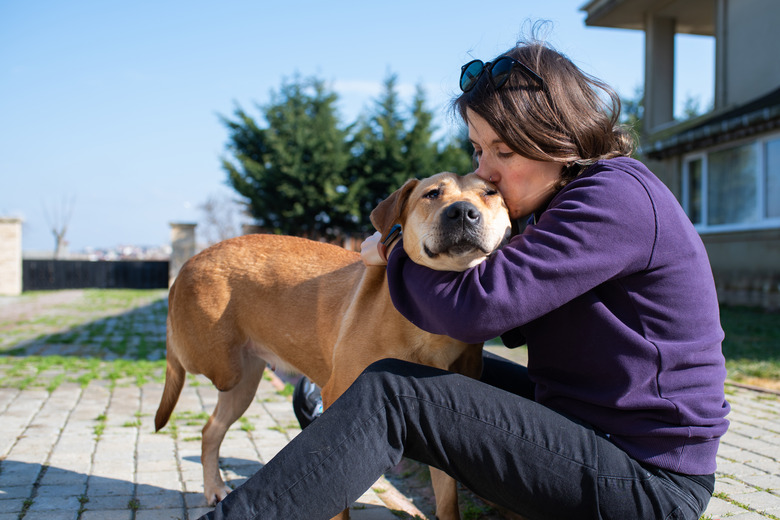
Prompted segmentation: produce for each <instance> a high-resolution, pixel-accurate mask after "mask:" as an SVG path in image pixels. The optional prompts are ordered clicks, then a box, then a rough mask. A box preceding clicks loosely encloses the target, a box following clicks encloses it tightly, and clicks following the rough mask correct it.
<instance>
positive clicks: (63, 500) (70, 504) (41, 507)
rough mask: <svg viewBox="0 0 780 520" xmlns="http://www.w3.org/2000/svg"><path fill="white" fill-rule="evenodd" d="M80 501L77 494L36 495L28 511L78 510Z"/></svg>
mask: <svg viewBox="0 0 780 520" xmlns="http://www.w3.org/2000/svg"><path fill="white" fill-rule="evenodd" d="M80 507H81V502H79V499H78V497H77V496H61V495H55V496H37V497H35V498H34V499H33V503H32V505H31V506H30V509H28V513H37V512H40V511H78V510H79V508H80Z"/></svg>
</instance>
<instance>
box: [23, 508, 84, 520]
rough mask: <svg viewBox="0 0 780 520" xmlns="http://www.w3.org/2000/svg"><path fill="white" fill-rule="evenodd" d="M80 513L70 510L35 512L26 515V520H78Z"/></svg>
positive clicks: (31, 511)
mask: <svg viewBox="0 0 780 520" xmlns="http://www.w3.org/2000/svg"><path fill="white" fill-rule="evenodd" d="M77 517H78V513H77V512H75V511H70V510H59V511H33V510H32V509H31V510H30V511H28V512H27V514H26V515H24V520H76V518H77Z"/></svg>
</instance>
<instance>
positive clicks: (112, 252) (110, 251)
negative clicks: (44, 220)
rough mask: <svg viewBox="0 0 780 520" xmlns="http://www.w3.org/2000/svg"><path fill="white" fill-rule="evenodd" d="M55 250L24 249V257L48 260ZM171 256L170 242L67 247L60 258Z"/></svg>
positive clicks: (150, 257)
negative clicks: (81, 247)
mask: <svg viewBox="0 0 780 520" xmlns="http://www.w3.org/2000/svg"><path fill="white" fill-rule="evenodd" d="M54 256H55V255H54V251H53V250H48V251H24V252H23V253H22V257H23V258H24V259H25V260H46V259H52V258H54ZM170 257H171V246H170V244H167V245H162V246H136V245H119V246H115V247H110V248H92V247H87V248H85V249H84V250H82V251H74V252H70V251H68V250H67V248H66V249H65V250H64V251H63V250H60V252H59V254H58V255H57V259H58V260H90V261H93V262H99V261H116V260H168V259H169V258H170Z"/></svg>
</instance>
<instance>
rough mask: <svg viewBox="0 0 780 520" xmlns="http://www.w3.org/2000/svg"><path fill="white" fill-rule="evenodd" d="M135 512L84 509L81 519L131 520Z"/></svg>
mask: <svg viewBox="0 0 780 520" xmlns="http://www.w3.org/2000/svg"><path fill="white" fill-rule="evenodd" d="M132 517H133V512H132V511H130V510H125V511H119V510H117V511H105V510H103V511H89V510H87V511H84V512H83V513H82V514H81V519H80V520H131V519H132Z"/></svg>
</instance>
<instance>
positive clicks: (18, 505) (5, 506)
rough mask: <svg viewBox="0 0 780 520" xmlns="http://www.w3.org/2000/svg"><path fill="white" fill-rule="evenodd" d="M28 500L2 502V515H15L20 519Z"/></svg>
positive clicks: (0, 511)
mask: <svg viewBox="0 0 780 520" xmlns="http://www.w3.org/2000/svg"><path fill="white" fill-rule="evenodd" d="M26 500H27V499H26V498H12V499H8V500H0V513H3V514H5V513H14V514H15V515H16V516H17V517H18V516H19V512H20V511H21V510H22V509H24V503H25V501H26Z"/></svg>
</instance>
